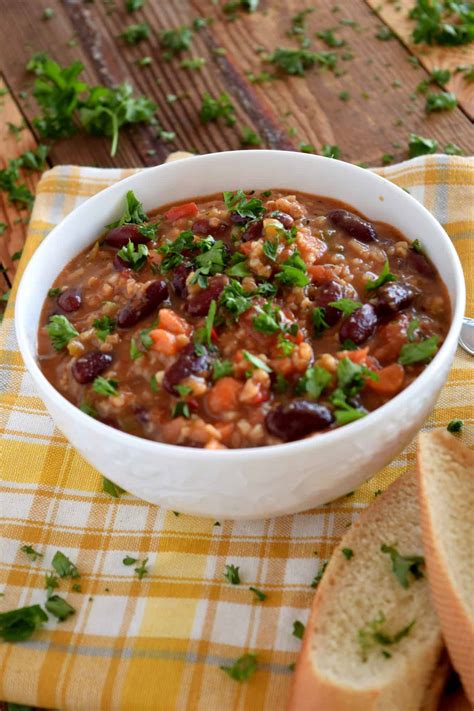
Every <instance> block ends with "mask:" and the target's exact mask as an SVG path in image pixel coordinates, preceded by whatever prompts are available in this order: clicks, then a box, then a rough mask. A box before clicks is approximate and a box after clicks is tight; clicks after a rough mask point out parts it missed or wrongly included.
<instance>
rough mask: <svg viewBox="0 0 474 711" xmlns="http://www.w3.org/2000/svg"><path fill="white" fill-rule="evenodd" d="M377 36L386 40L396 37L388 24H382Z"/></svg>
mask: <svg viewBox="0 0 474 711" xmlns="http://www.w3.org/2000/svg"><path fill="white" fill-rule="evenodd" d="M375 36H376V38H377V39H379V40H383V41H385V42H386V41H387V40H391V39H393V38H394V37H395V35H394V34H393V32H392V30H391V29H390V27H387V26H386V25H382V27H381V28H380V29H379V31H378V32H377V34H376V35H375Z"/></svg>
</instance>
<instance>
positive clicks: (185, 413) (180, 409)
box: [171, 400, 190, 419]
mask: <svg viewBox="0 0 474 711" xmlns="http://www.w3.org/2000/svg"><path fill="white" fill-rule="evenodd" d="M171 417H173V418H174V417H186V419H189V417H190V412H189V405H188V403H187V402H183V401H182V400H180V401H179V402H177V403H176V404H175V405H174V406H173V408H172V410H171Z"/></svg>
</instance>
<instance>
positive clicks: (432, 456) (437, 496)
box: [418, 430, 474, 704]
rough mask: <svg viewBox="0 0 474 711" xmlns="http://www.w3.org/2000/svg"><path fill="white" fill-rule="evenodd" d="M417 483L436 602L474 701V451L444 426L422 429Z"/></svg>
mask: <svg viewBox="0 0 474 711" xmlns="http://www.w3.org/2000/svg"><path fill="white" fill-rule="evenodd" d="M418 483H419V496H420V508H421V527H422V535H423V544H424V549H425V555H426V565H427V571H428V577H429V581H430V585H431V589H432V597H433V604H434V607H435V609H436V611H437V613H438V617H439V620H440V622H441V628H442V631H443V636H444V639H445V641H446V646H447V648H448V651H449V655H450V657H451V661H452V663H453V666H454V668H455V669H456V671H457V672H458V673H459V675H460V677H461V681H462V683H463V686H464V688H465V690H466V693H467V696H468V697H469V700H470V702H471V704H474V452H472V451H471V450H469V449H468V448H467V447H465V446H464V445H463V444H462V443H461V442H460V441H459V440H458V439H456V438H455V437H453V435H451V434H449V433H448V432H446V431H440V430H437V431H435V432H430V433H422V434H420V436H419V440H418Z"/></svg>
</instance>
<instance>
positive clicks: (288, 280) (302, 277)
mask: <svg viewBox="0 0 474 711" xmlns="http://www.w3.org/2000/svg"><path fill="white" fill-rule="evenodd" d="M275 279H276V280H277V281H279V282H280V283H281V284H284V285H285V286H300V287H303V286H306V285H307V284H309V282H310V279H309V278H308V277H307V276H306V264H305V262H304V261H303V260H302V259H301V256H300V255H299V253H298V252H293V254H292V255H291V257H289V258H288V259H286V260H285V261H284V262H283V263H282V264H281V265H280V271H279V272H278V274H277V275H276V277H275Z"/></svg>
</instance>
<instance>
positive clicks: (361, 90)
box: [0, 0, 474, 709]
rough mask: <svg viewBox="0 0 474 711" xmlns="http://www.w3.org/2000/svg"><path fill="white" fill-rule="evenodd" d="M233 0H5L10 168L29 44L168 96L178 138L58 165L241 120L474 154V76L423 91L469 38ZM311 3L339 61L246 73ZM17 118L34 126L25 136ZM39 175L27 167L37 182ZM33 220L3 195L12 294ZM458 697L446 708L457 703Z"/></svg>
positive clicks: (69, 150) (352, 152)
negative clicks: (207, 106)
mask: <svg viewBox="0 0 474 711" xmlns="http://www.w3.org/2000/svg"><path fill="white" fill-rule="evenodd" d="M223 4H224V0H220V1H219V0H215V2H214V1H213V0H168V1H165V0H147V2H146V3H145V4H144V6H143V8H141V9H140V10H138V11H136V12H134V13H132V14H130V13H128V12H127V11H126V9H125V0H95V1H94V0H92V1H91V2H87V1H86V0H64V1H63V2H60V1H59V0H0V18H1V21H0V48H1V49H0V88H1V87H2V86H5V87H7V88H8V94H6V95H5V96H3V97H2V98H1V99H0V102H1V106H2V108H1V110H0V168H1V167H4V165H5V164H6V162H7V160H8V159H10V158H14V157H15V156H17V155H18V154H19V153H21V152H22V151H24V150H27V149H28V148H33V147H35V146H36V145H37V143H38V142H39V136H38V135H37V134H36V133H35V131H34V130H33V128H32V119H33V117H34V116H35V115H37V114H38V109H37V107H36V106H35V101H34V99H33V98H32V96H31V86H32V82H33V77H32V75H31V74H28V73H27V72H26V70H25V66H26V63H27V61H28V59H29V58H30V57H31V55H32V54H33V52H39V51H43V52H47V53H48V54H50V55H51V56H52V57H53V58H54V59H55V60H56V61H58V62H59V63H60V64H62V65H65V64H69V63H71V62H72V61H73V60H75V59H79V60H80V61H81V62H82V63H83V64H84V67H85V74H84V76H85V79H86V81H88V82H89V83H91V84H94V83H97V84H104V85H107V86H113V85H114V84H117V83H120V82H123V81H125V80H128V81H130V82H131V83H132V84H133V85H134V87H135V89H136V91H137V92H139V93H143V94H145V95H146V96H148V97H150V98H152V99H153V100H155V101H156V103H157V104H158V109H157V112H156V117H157V119H158V121H159V124H160V126H161V127H162V128H163V129H164V130H166V131H172V132H174V133H175V134H176V137H175V138H174V139H173V140H171V141H166V140H163V139H162V138H160V136H159V131H158V130H157V128H156V127H152V126H147V125H136V126H132V127H130V128H128V129H125V130H122V131H121V134H120V143H119V149H118V152H117V154H116V156H115V157H114V158H111V156H110V154H109V149H110V142H109V140H108V139H103V138H91V137H90V136H87V135H84V134H83V133H80V134H78V135H77V136H75V137H73V138H71V139H66V140H61V141H58V142H57V143H54V144H53V145H52V147H51V150H50V154H49V159H48V163H49V165H51V166H52V165H56V164H59V163H75V164H79V165H96V166H101V167H106V166H125V167H129V166H150V165H155V164H156V163H160V162H162V161H163V160H164V159H165V158H166V156H167V155H168V153H170V152H171V151H174V150H190V151H196V152H201V153H206V152H213V151H221V150H229V149H237V148H239V147H240V146H241V138H240V137H241V131H242V128H243V127H248V128H251V129H252V130H253V131H255V132H256V133H257V134H258V135H259V136H260V137H261V140H262V142H261V146H262V147H268V148H279V149H284V150H299V147H300V144H310V145H313V146H315V148H316V150H318V151H319V150H320V148H321V146H322V145H323V144H331V145H338V146H339V148H340V151H341V158H342V159H344V160H347V161H352V162H355V163H358V162H361V163H363V164H366V165H371V166H372V165H374V166H375V165H380V164H381V163H382V157H383V156H384V155H385V154H391V155H393V160H394V161H395V162H396V161H400V160H404V159H406V158H407V157H408V150H407V146H408V136H409V134H410V133H411V132H414V133H417V134H420V135H422V136H426V137H430V138H435V139H437V140H438V142H439V144H440V146H441V147H442V148H443V147H444V146H445V145H446V144H449V143H455V144H457V145H458V146H460V148H462V149H463V151H464V152H465V153H466V154H472V153H474V150H473V149H474V131H473V127H472V120H473V118H474V83H472V82H471V83H468V82H466V81H465V80H464V79H463V74H462V73H461V72H457V73H453V76H452V79H451V81H450V83H449V84H448V87H447V88H448V89H449V90H451V91H454V92H455V93H456V95H457V97H458V106H457V108H455V109H454V110H452V111H442V112H438V113H436V114H430V115H427V114H426V112H425V108H424V103H425V98H424V96H423V94H421V93H417V92H416V88H417V86H418V84H419V83H420V81H422V80H423V79H426V78H427V77H428V76H429V73H430V70H432V69H433V68H434V67H442V68H450V69H451V70H454V69H455V68H456V67H457V66H458V65H466V64H472V63H473V59H474V58H473V51H472V45H471V46H470V47H460V48H449V49H442V50H440V49H439V48H427V47H424V46H422V45H416V46H415V45H413V44H412V43H411V40H410V34H411V30H412V28H413V23H412V22H411V21H410V20H409V19H408V17H407V15H408V10H409V9H410V7H412V5H413V1H412V0H395V1H393V0H391V1H390V0H350V2H349V1H348V0H344V2H342V0H339V3H338V0H314V1H313V2H309V0H308V1H307V2H305V1H304V0H261V1H260V6H259V9H258V11H257V12H254V13H251V14H250V13H247V12H245V11H237V12H236V19H235V20H234V21H229V17H228V15H226V13H225V12H223V10H222V5H223ZM306 7H314V11H313V12H311V13H309V14H308V15H307V16H306V27H307V29H306V34H307V36H308V37H310V39H311V43H312V47H311V48H312V49H314V50H317V51H320V50H325V51H327V50H328V49H329V48H328V47H327V46H326V45H325V43H324V42H323V41H322V40H321V39H319V38H315V36H314V33H315V32H316V31H320V30H327V29H330V28H334V29H335V35H336V37H337V38H340V39H343V40H344V41H345V44H344V46H342V47H340V48H335V49H333V50H331V51H335V52H336V53H337V54H338V55H339V59H338V64H337V67H338V69H337V70H336V71H328V70H321V69H310V70H308V71H307V72H306V74H305V76H304V77H289V76H282V77H281V78H280V79H277V80H273V81H270V82H265V83H255V82H252V81H250V80H249V77H248V73H249V72H253V73H254V74H255V75H258V74H259V72H261V71H262V70H267V71H273V67H271V66H270V65H268V64H265V63H263V62H262V52H271V51H272V50H274V49H275V47H277V46H283V47H297V46H298V44H297V39H298V38H297V36H288V35H287V33H288V32H289V30H290V28H291V18H292V17H293V16H294V15H295V14H296V13H298V12H301V10H303V9H304V8H306ZM45 8H51V9H52V10H53V13H52V15H53V16H52V17H51V18H50V19H44V18H43V13H44V9H45ZM47 14H51V13H47ZM197 17H205V18H212V24H209V25H207V26H205V27H204V28H202V29H200V30H199V31H195V32H194V36H193V40H192V44H191V47H190V49H189V50H188V51H185V52H183V53H182V54H181V55H180V56H179V57H177V58H174V59H172V60H171V61H169V62H166V61H163V54H162V51H161V49H160V48H159V42H158V39H157V35H158V33H159V32H160V31H161V30H164V29H170V28H175V27H178V26H181V25H190V24H191V23H192V21H193V20H194V19H195V18H197ZM137 22H147V23H148V24H149V25H150V27H151V28H152V31H151V33H150V39H148V40H145V41H143V42H140V43H139V44H137V45H136V46H129V45H127V44H126V43H125V42H124V40H123V39H121V38H120V37H119V35H120V33H121V32H122V31H123V29H124V28H125V27H126V26H127V25H130V24H132V23H137ZM384 27H385V28H387V27H388V28H390V30H391V31H392V33H393V36H392V37H391V38H390V39H387V40H383V39H379V38H378V37H377V35H378V34H380V31H381V29H383V28H384ZM144 56H149V57H151V59H152V61H151V63H150V64H148V65H147V66H140V65H139V64H137V60H139V59H140V58H142V57H144ZM189 57H203V58H204V59H205V64H204V65H203V67H202V68H201V69H194V70H193V69H183V68H181V67H180V62H181V60H182V59H183V58H189ZM205 91H208V92H210V93H211V95H212V96H214V97H216V96H217V95H218V94H219V93H221V92H227V93H228V94H229V96H230V98H231V101H232V102H233V104H234V106H235V110H236V113H235V115H236V118H237V122H236V124H235V126H233V127H229V126H226V125H225V123H224V122H223V121H222V120H219V121H218V122H216V123H208V124H205V125H204V124H202V123H201V122H200V119H199V109H200V106H201V97H202V94H203V92H205ZM8 122H10V123H12V124H14V125H23V126H24V128H23V130H21V132H20V133H19V134H18V136H15V135H14V134H13V133H12V132H11V131H10V130H9V128H8ZM38 177H39V176H38V175H37V174H32V175H31V176H30V177H28V179H27V182H28V183H29V184H30V186H31V188H32V189H34V185H35V183H36V181H37V180H38ZM2 213H3V215H2ZM25 217H26V213H25V212H24V211H23V212H19V211H17V210H16V209H15V208H14V207H12V206H11V205H9V204H8V203H7V201H6V198H5V194H4V193H0V222H6V223H7V224H8V229H7V230H6V231H5V232H4V233H3V235H2V236H0V264H1V265H3V267H4V269H5V271H4V273H3V275H1V276H0V291H3V292H5V291H6V290H7V289H8V288H9V286H10V284H11V281H12V279H13V276H14V274H15V268H16V264H17V263H18V262H17V260H16V259H12V257H14V256H16V257H17V256H18V253H19V252H20V250H21V247H22V244H23V241H24V238H25V234H26V229H27V226H26V222H27V219H25ZM2 280H3V283H2ZM453 703H454V702H452V701H451V702H450V705H449V708H451V709H454V705H453ZM446 708H448V707H446ZM459 708H462V707H459Z"/></svg>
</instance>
